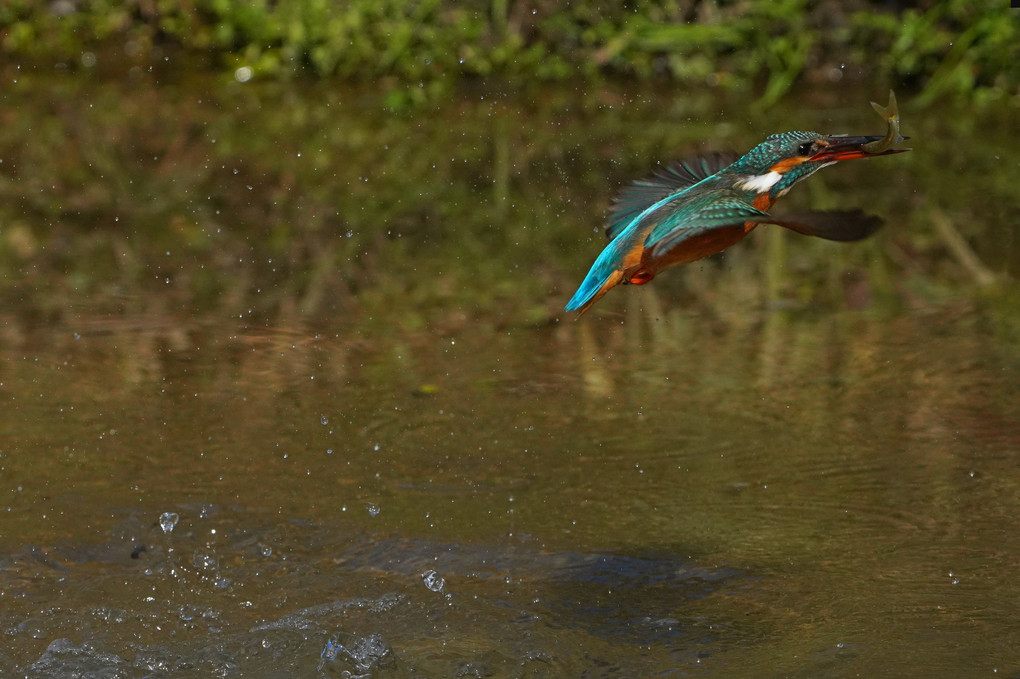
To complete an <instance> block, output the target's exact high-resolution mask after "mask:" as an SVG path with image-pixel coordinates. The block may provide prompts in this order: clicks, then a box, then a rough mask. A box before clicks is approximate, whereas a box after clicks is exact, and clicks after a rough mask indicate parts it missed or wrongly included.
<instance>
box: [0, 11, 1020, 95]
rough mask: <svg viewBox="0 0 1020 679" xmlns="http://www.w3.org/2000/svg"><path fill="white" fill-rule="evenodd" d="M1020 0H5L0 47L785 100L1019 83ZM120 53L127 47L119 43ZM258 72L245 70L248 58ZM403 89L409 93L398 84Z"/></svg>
mask: <svg viewBox="0 0 1020 679" xmlns="http://www.w3.org/2000/svg"><path fill="white" fill-rule="evenodd" d="M1018 43H1020V12H1018V11H1016V10H1011V9H1010V8H1009V7H1008V3H1006V2H1004V1H1002V0H978V1H976V2H972V1H970V0H946V1H944V2H928V3H922V6H921V8H920V9H918V8H904V9H889V3H883V2H865V1H864V0H858V1H856V2H821V3H812V2H808V1H807V0H779V1H777V2H713V1H709V0H704V1H695V2H691V3H678V2H675V1H671V0H635V1H633V2H627V3H604V2H598V1H597V0H586V1H583V2H574V3H568V4H564V3H558V2H548V1H543V0H534V1H532V2H510V0H491V2H481V1H478V0H475V1H473V2H470V1H468V2H458V3H443V2H439V1H438V0H422V1H420V2H408V1H406V0H347V1H345V2H336V1H335V0H281V1H278V2H275V1H270V0H252V1H247V0H246V1H244V2H240V1H236V0H126V1H124V2H121V1H120V0H116V1H115V0H79V1H77V2H75V1H72V0H57V1H55V2H54V1H51V0H8V1H7V2H5V3H3V5H2V6H0V54H6V55H7V56H8V57H10V58H16V59H29V60H32V59H35V60H53V59H55V60H64V61H66V62H68V63H70V64H78V63H81V61H82V55H83V54H88V55H90V56H88V57H86V65H88V62H91V60H92V59H93V58H94V56H95V55H96V54H99V55H103V54H114V55H119V54H120V53H124V54H125V55H126V56H127V57H128V58H129V59H130V60H132V61H133V62H134V63H136V64H139V65H143V66H149V65H153V64H159V63H161V62H163V61H164V59H166V58H167V57H173V58H177V57H185V58H188V59H190V60H192V61H193V60H204V61H206V63H208V64H209V65H210V66H212V67H214V68H218V69H227V70H230V71H233V70H234V69H236V68H242V67H245V68H247V69H251V73H252V74H253V75H254V76H255V77H260V78H271V79H275V78H285V77H290V76H293V75H296V74H297V75H301V74H304V75H315V76H343V77H347V78H351V79H356V80H358V81H362V82H373V83H378V82H379V81H380V80H381V81H382V86H383V87H384V88H385V89H386V90H387V91H390V92H395V93H401V92H402V93H403V95H400V94H398V95H395V99H394V101H395V102H400V101H402V100H403V101H406V102H407V103H414V102H416V101H421V100H423V99H427V98H428V97H429V94H430V93H443V92H448V91H449V90H450V88H451V87H452V86H453V84H454V83H456V82H459V81H460V80H462V79H464V78H477V77H481V76H497V77H501V78H510V79H515V78H521V79H527V80H528V81H532V82H534V81H551V80H562V79H568V78H571V79H575V78H580V79H584V80H585V81H588V82H593V81H600V80H602V79H605V78H613V77H624V78H627V79H631V80H632V79H635V78H636V79H639V80H653V79H654V80H665V79H668V80H672V81H675V82H681V83H689V84H696V85H701V86H704V85H708V86H714V87H726V88H737V89H740V90H742V91H745V92H746V91H748V89H749V88H754V91H755V92H757V94H758V96H759V97H760V101H761V102H763V103H765V104H771V103H774V102H775V101H777V100H778V99H779V97H780V96H782V95H783V94H784V93H785V92H786V91H787V90H788V88H790V87H791V86H792V85H793V84H794V83H796V82H798V81H800V82H812V81H818V80H835V79H844V78H845V79H847V80H848V81H851V82H853V81H868V82H873V81H876V80H878V81H882V82H883V83H889V84H893V85H897V86H900V85H905V86H907V87H908V88H910V89H914V90H917V91H921V92H922V97H923V100H925V101H930V100H932V99H935V98H937V97H955V98H959V99H964V100H968V101H975V102H984V101H988V100H998V99H1001V98H1002V97H1004V96H1013V95H1015V94H1016V89H1017V83H1018V82H1020V64H1018V62H1017V60H1016V58H1015V46H1016V45H1017V44H1018ZM108 61H115V60H113V59H111V60H108ZM246 73H247V71H246ZM401 97H403V99H402V98H401Z"/></svg>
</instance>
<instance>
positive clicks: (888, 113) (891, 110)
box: [871, 90, 900, 120]
mask: <svg viewBox="0 0 1020 679" xmlns="http://www.w3.org/2000/svg"><path fill="white" fill-rule="evenodd" d="M871 108H873V109H875V112H876V113H878V115H880V116H882V117H883V118H884V119H886V120H892V119H894V118H898V117H899V115H900V109H899V107H898V106H897V105H896V94H895V93H894V92H893V91H892V90H889V105H888V106H882V105H881V104H879V103H878V102H875V101H873V102H871Z"/></svg>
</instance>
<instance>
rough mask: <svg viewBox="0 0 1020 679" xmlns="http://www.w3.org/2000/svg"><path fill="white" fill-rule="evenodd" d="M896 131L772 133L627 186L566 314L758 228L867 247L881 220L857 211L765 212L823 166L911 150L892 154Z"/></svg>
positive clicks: (719, 248)
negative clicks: (742, 148) (740, 150)
mask: <svg viewBox="0 0 1020 679" xmlns="http://www.w3.org/2000/svg"><path fill="white" fill-rule="evenodd" d="M875 106H876V110H879V108H880V107H878V106H877V105H875ZM894 108H895V99H892V100H891V104H890V110H894ZM880 112H881V111H880ZM895 123H896V128H895V135H893V122H892V114H890V118H889V126H890V133H889V134H887V135H886V137H872V136H850V135H822V134H818V133H816V132H786V133H783V134H774V135H772V136H771V137H769V138H768V139H766V140H765V141H764V142H762V143H761V144H759V145H758V146H756V147H754V148H753V149H751V150H750V151H749V152H748V153H746V154H745V155H744V156H742V157H740V158H739V159H738V158H737V157H736V154H727V153H712V154H706V155H700V156H693V157H690V158H687V159H685V160H683V161H681V162H679V163H674V164H672V165H670V166H667V167H666V168H664V169H663V170H661V171H660V172H658V173H656V174H655V175H653V176H652V177H650V178H648V179H644V180H641V181H637V182H634V183H633V184H631V185H630V186H629V187H627V188H626V189H624V190H623V192H622V193H621V194H620V196H619V197H618V198H617V199H616V201H615V202H614V204H613V206H612V208H611V211H610V217H609V223H608V225H607V226H606V237H607V238H609V245H607V246H606V248H605V249H604V250H603V251H602V254H600V255H599V256H598V258H597V259H596V260H595V263H594V264H593V265H592V267H591V270H590V271H589V272H588V275H587V277H585V279H584V282H583V283H581V287H580V288H578V290H577V292H575V293H574V296H573V297H571V298H570V301H569V302H567V306H566V310H567V311H577V315H578V316H580V315H581V314H583V313H584V312H585V311H587V310H588V308H589V307H590V306H591V305H592V304H594V303H595V302H597V301H598V300H599V299H601V298H602V296H603V295H605V294H606V293H607V292H609V290H610V289H612V288H613V287H615V286H617V285H621V284H633V285H644V284H645V283H647V282H649V281H651V280H652V279H653V278H655V276H656V275H658V274H659V272H661V271H663V270H665V269H668V268H670V267H674V266H679V265H680V264H687V263H688V262H693V261H696V260H698V259H701V258H703V257H708V256H709V255H713V254H715V253H717V252H721V251H722V250H725V249H726V248H728V247H730V246H731V245H733V244H735V243H737V242H738V241H740V240H741V239H742V238H744V236H746V235H747V234H748V233H750V232H751V231H752V230H753V229H754V228H755V227H756V226H757V225H758V224H778V225H779V226H783V227H786V228H787V229H791V230H793V231H796V232H798V233H802V234H806V235H809V236H817V237H818V238H824V239H826V240H833V241H856V240H861V239H862V238H867V237H868V236H870V235H871V234H872V233H874V232H875V231H876V230H877V229H878V227H879V226H880V225H881V220H880V219H879V218H878V217H874V216H871V215H866V214H865V213H863V212H861V211H860V210H849V211H835V212H808V213H802V214H797V215H790V216H777V215H773V214H771V213H770V212H769V210H770V209H771V207H772V205H773V204H774V203H775V202H776V200H778V199H779V198H781V197H783V196H785V195H786V194H787V193H789V191H790V189H792V188H793V185H794V184H796V183H797V182H799V181H801V180H802V179H806V178H807V177H809V176H811V175H812V174H814V173H815V172H817V171H818V170H820V169H822V168H823V167H828V166H829V165H833V164H835V163H838V162H839V161H841V160H851V159H854V158H867V157H871V156H884V155H889V154H893V153H901V152H903V151H909V150H910V149H897V148H891V147H892V146H894V145H895V144H898V143H899V142H901V141H903V140H904V139H906V137H900V136H899V118H898V116H896V118H895Z"/></svg>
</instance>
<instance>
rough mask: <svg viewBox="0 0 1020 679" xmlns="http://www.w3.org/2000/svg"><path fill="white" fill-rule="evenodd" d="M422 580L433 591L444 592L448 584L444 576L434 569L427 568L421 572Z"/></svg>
mask: <svg viewBox="0 0 1020 679" xmlns="http://www.w3.org/2000/svg"><path fill="white" fill-rule="evenodd" d="M421 581H422V582H424V583H425V586H426V587H428V588H429V589H430V590H431V591H433V592H442V591H443V587H445V586H446V580H444V579H443V576H442V575H440V574H439V573H437V572H435V571H433V570H427V571H425V572H424V573H422V574H421Z"/></svg>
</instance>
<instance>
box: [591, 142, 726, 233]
mask: <svg viewBox="0 0 1020 679" xmlns="http://www.w3.org/2000/svg"><path fill="white" fill-rule="evenodd" d="M736 159H737V154H735V153H728V152H727V153H706V154H703V155H697V156H690V157H688V158H684V159H683V160H681V161H678V162H675V163H671V164H670V165H667V166H666V167H664V168H662V169H660V170H657V171H656V172H655V173H654V174H653V175H652V176H651V177H647V178H645V179H640V180H638V181H636V182H634V183H633V184H631V185H630V186H628V187H627V188H625V189H624V190H623V191H622V192H620V195H619V196H617V198H616V200H615V201H613V207H612V209H611V211H610V215H609V223H608V224H607V225H606V238H608V239H609V240H613V239H614V238H616V237H617V236H618V235H619V233H620V231H622V230H623V229H625V228H627V226H628V225H629V224H630V223H631V222H632V221H634V219H635V218H637V216H638V215H639V214H641V213H642V212H644V211H645V210H647V209H648V208H649V207H651V206H652V205H654V204H655V203H658V202H659V201H660V200H662V199H663V198H665V197H667V196H669V195H672V194H674V193H677V192H679V191H682V190H684V189H686V188H687V187H689V186H694V185H695V184H697V183H698V182H700V181H702V180H703V179H708V178H709V177H711V176H712V175H714V174H715V173H716V172H718V171H719V170H721V169H723V168H725V167H728V166H730V165H732V164H733V162H734V161H736Z"/></svg>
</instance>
